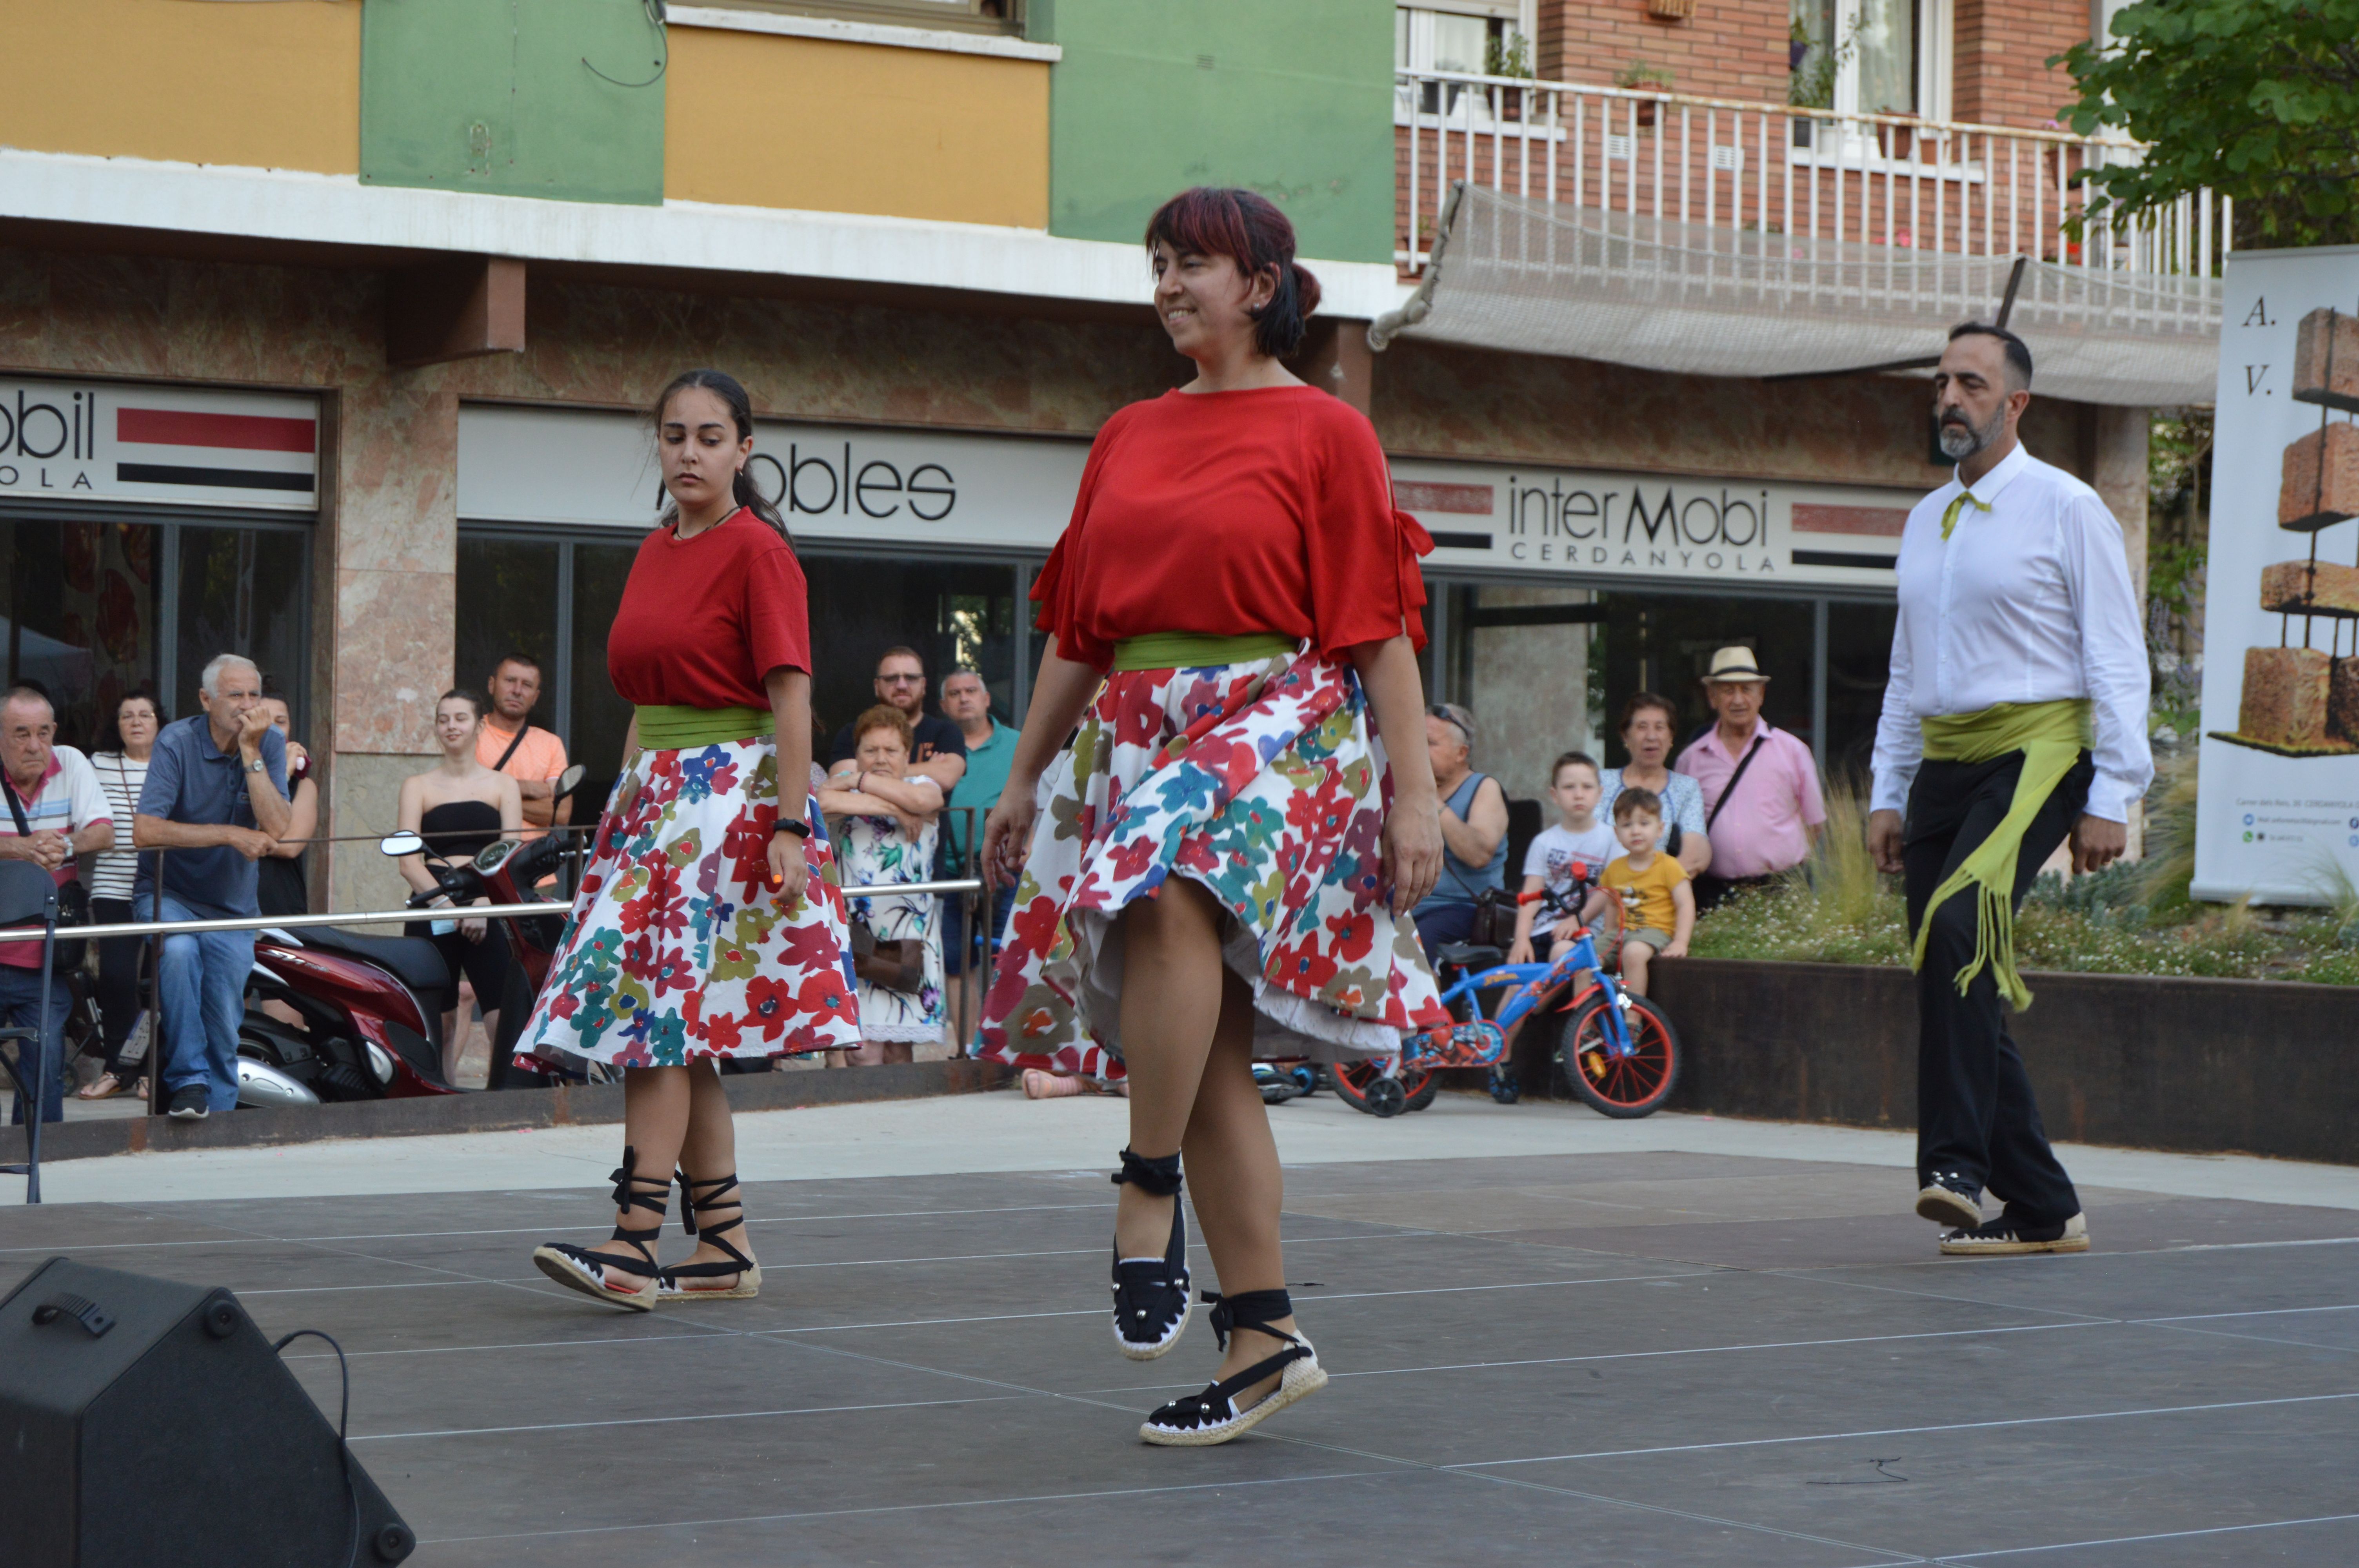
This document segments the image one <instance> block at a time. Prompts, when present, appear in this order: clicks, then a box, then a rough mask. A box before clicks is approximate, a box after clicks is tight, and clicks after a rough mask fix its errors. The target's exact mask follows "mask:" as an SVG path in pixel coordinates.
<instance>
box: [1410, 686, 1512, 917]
mask: <svg viewBox="0 0 2359 1568" xmlns="http://www.w3.org/2000/svg"><path fill="white" fill-rule="evenodd" d="M1425 750H1426V754H1427V755H1428V756H1430V758H1432V760H1433V783H1434V787H1435V788H1436V789H1437V790H1438V791H1440V795H1441V845H1442V855H1441V880H1440V881H1437V882H1435V883H1434V884H1433V891H1432V892H1430V893H1428V894H1427V895H1426V896H1425V898H1424V899H1423V900H1421V901H1420V902H1419V904H1418V906H1417V908H1416V909H1415V910H1414V911H1413V912H1412V917H1413V918H1414V919H1415V920H1416V922H1417V935H1418V940H1419V942H1422V943H1423V944H1424V945H1425V951H1426V956H1427V957H1429V958H1430V957H1432V956H1433V954H1434V953H1436V952H1438V951H1439V950H1440V948H1441V947H1442V946H1445V945H1447V944H1449V943H1451V942H1463V941H1465V940H1466V939H1467V938H1468V937H1470V936H1472V935H1473V933H1474V910H1475V905H1476V903H1477V901H1478V900H1480V899H1481V898H1482V896H1483V894H1484V892H1486V891H1487V890H1489V889H1492V888H1499V887H1505V886H1506V870H1507V792H1506V790H1504V789H1501V788H1500V787H1499V781H1498V780H1496V779H1495V778H1493V777H1491V776H1490V775H1489V774H1487V773H1476V772H1474V770H1473V766H1472V764H1471V762H1470V761H1469V759H1470V758H1472V757H1473V752H1474V716H1473V714H1472V713H1469V712H1467V711H1466V709H1464V708H1461V707H1459V706H1458V705H1457V704H1456V703H1454V702H1443V703H1437V704H1435V705H1434V706H1433V707H1431V708H1427V709H1426V711H1425Z"/></svg>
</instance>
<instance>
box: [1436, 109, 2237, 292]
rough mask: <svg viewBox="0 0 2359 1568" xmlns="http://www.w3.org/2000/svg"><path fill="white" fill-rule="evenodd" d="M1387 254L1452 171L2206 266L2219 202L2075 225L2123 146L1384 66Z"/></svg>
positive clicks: (1839, 224) (1674, 212) (1939, 237)
mask: <svg viewBox="0 0 2359 1568" xmlns="http://www.w3.org/2000/svg"><path fill="white" fill-rule="evenodd" d="M1393 107H1394V114H1393V120H1394V125H1395V131H1394V139H1395V148H1396V157H1397V162H1398V180H1397V187H1396V192H1395V203H1396V208H1395V219H1396V223H1397V228H1396V234H1395V245H1396V249H1395V252H1394V259H1395V261H1396V262H1397V263H1398V264H1399V265H1400V266H1401V267H1402V268H1403V270H1404V271H1406V272H1408V273H1409V274H1411V275H1415V274H1417V273H1419V272H1421V271H1422V270H1423V269H1424V266H1425V264H1426V261H1427V259H1428V258H1429V257H1430V255H1431V254H1432V248H1433V235H1434V229H1435V227H1436V225H1437V224H1438V222H1440V213H1441V206H1442V201H1443V200H1444V198H1445V197H1446V196H1447V194H1448V192H1449V189H1450V186H1451V182H1452V181H1453V180H1465V181H1468V182H1469V183H1471V184H1474V185H1479V186H1487V187H1489V188H1490V189H1495V190H1502V191H1508V192H1512V193H1514V194H1516V195H1518V196H1523V197H1527V198H1534V199H1537V200H1542V201H1547V202H1556V203H1570V204H1571V205H1572V206H1574V207H1579V208H1588V209H1592V210H1594V211H1603V212H1610V213H1615V214H1623V215H1627V216H1629V217H1635V218H1658V219H1664V220H1669V221H1674V222H1680V223H1692V224H1701V225H1704V226H1705V227H1706V228H1707V229H1712V228H1725V229H1731V230H1743V231H1750V232H1758V233H1767V234H1790V235H1795V236H1798V237H1802V236H1810V237H1816V238H1821V239H1829V240H1848V241H1853V242H1864V243H1870V244H1877V245H1886V246H1891V247H1895V248H1898V249H1905V250H1917V251H1926V252H1934V253H1947V254H1957V255H2016V254H2026V255H2031V256H2036V257H2038V259H2040V260H2042V261H2050V262H2058V263H2061V264H2063V265H2068V266H2078V267H2085V268H2090V269H2093V270H2106V271H2114V272H2133V273H2154V274H2178V275H2181V276H2202V277H2213V276H2219V271H2220V264H2221V262H2222V261H2223V259H2224V257H2225V255H2226V253H2227V249H2228V234H2229V227H2230V221H2231V218H2232V216H2233V210H2232V205H2231V203H2230V202H2229V201H2228V200H2226V199H2225V198H2219V197H2215V196H2214V195H2213V194H2212V192H2211V191H2209V190H2203V191H2200V192H2198V193H2196V194H2194V195H2192V196H2186V197H2181V198H2180V200H2179V201H2178V202H2177V203H2175V204H2174V205H2172V206H2171V207H2169V208H2168V209H2166V210H2164V211H2160V212H2157V213H2152V214H2147V215H2142V216H2141V217H2139V218H2137V219H2136V220H2134V221H2130V222H2096V223H2093V224H2092V225H2090V226H2089V229H2088V232H2086V233H2084V234H2078V235H2076V234H2075V233H2073V232H2071V231H2070V230H2069V229H2068V225H2069V224H2071V222H2072V221H2073V220H2075V219H2077V218H2078V217H2079V216H2080V214H2081V212H2082V206H2083V202H2084V190H2083V187H2082V178H2084V177H2085V176H2086V174H2087V173H2088V172H2089V171H2090V170H2092V169H2095V168H2104V167H2106V166H2108V165H2115V164H2123V163H2130V162H2134V161H2136V158H2137V157H2139V156H2140V153H2141V151H2142V149H2141V147H2140V146H2139V145H2138V144H2137V143H2135V142H2129V141H2124V140H2118V139H2111V138H2106V137H2100V136H2079V135H2072V134H2071V133H2070V132H2065V131H2046V130H2038V131H2030V130H2014V129H2008V128H2005V127H2001V126H1996V125H1976V124H1961V123H1956V122H1946V121H1930V120H1918V119H1913V118H1910V117H1908V116H1906V115H1896V114H1837V113H1835V112H1834V111H1832V110H1824V109H1797V108H1794V107H1792V106H1790V105H1787V104H1780V103H1733V102H1730V101H1727V100H1723V99H1715V98H1697V97H1690V96H1688V95H1686V94H1682V93H1676V92H1655V91H1651V90H1647V89H1632V88H1623V87H1591V86H1584V85H1581V84H1578V83H1572V82H1562V81H1528V80H1520V79H1515V78H1508V77H1491V76H1472V75H1464V74H1460V73H1456V72H1449V71H1418V70H1403V71H1399V72H1397V73H1396V80H1395V86H1394V100H1393Z"/></svg>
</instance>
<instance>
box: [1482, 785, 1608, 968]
mask: <svg viewBox="0 0 2359 1568" xmlns="http://www.w3.org/2000/svg"><path fill="white" fill-rule="evenodd" d="M1602 794H1603V788H1602V786H1601V784H1600V781H1599V779H1598V776H1597V763H1596V762H1594V761H1593V760H1592V759H1591V758H1590V757H1589V756H1588V755H1587V753H1585V752H1566V753H1565V754H1564V755H1563V756H1561V757H1559V758H1558V759H1557V760H1556V766H1555V767H1553V768H1551V769H1549V795H1551V796H1552V797H1554V799H1555V801H1556V809H1557V824H1556V826H1554V827H1544V828H1542V829H1541V830H1540V833H1539V837H1538V838H1534V839H1533V840H1532V847H1531V849H1530V851H1529V852H1528V853H1527V854H1526V855H1525V856H1524V892H1526V893H1527V894H1528V893H1535V892H1547V893H1548V894H1549V895H1550V896H1549V899H1548V900H1546V901H1542V900H1538V899H1535V900H1533V901H1532V902H1531V903H1526V904H1522V905H1520V906H1518V907H1517V910H1516V941H1515V945H1514V946H1512V947H1511V948H1509V949H1508V952H1507V962H1509V963H1511V964H1528V963H1531V962H1533V961H1534V955H1535V954H1536V952H1537V951H1538V942H1539V939H1540V938H1541V937H1544V936H1549V935H1550V934H1551V933H1552V932H1554V931H1555V930H1556V928H1557V922H1558V918H1559V917H1558V915H1557V913H1556V911H1557V910H1559V909H1561V910H1564V911H1566V912H1567V914H1568V917H1567V918H1566V919H1565V920H1564V925H1563V929H1564V930H1565V932H1566V934H1567V935H1566V938H1565V939H1566V940H1567V941H1570V940H1571V932H1573V931H1574V930H1576V929H1577V928H1578V927H1579V926H1580V924H1581V923H1580V922H1579V921H1578V920H1576V919H1572V918H1570V914H1571V912H1575V911H1578V910H1579V909H1580V907H1581V903H1582V896H1583V895H1584V894H1585V893H1586V892H1587V891H1588V888H1589V886H1590V884H1592V883H1594V882H1595V881H1597V877H1598V873H1600V872H1601V871H1604V869H1605V865H1606V862H1607V861H1609V860H1613V859H1614V855H1615V854H1616V853H1617V852H1618V851H1619V848H1620V847H1619V846H1618V845H1617V844H1616V843H1615V842H1614V829H1613V828H1611V827H1607V826H1606V825H1605V824H1604V823H1603V822H1600V821H1598V820H1597V800H1598V796H1599V795H1602ZM1556 946H1557V945H1556V943H1555V942H1554V941H1551V942H1550V943H1549V960H1550V961H1551V962H1553V961H1554V960H1555V958H1556Z"/></svg>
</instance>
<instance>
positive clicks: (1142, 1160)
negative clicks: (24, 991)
mask: <svg viewBox="0 0 2359 1568" xmlns="http://www.w3.org/2000/svg"><path fill="white" fill-rule="evenodd" d="M1108 1179H1109V1180H1110V1181H1112V1182H1113V1183H1114V1185H1115V1186H1121V1185H1122V1184H1124V1183H1125V1182H1129V1183H1134V1184H1136V1185H1137V1187H1138V1189H1139V1191H1141V1192H1144V1193H1148V1194H1152V1195H1154V1196H1156V1197H1158V1198H1168V1197H1169V1196H1171V1195H1173V1194H1174V1193H1177V1192H1178V1191H1179V1190H1180V1156H1179V1155H1177V1154H1166V1155H1164V1156H1163V1157H1162V1158H1161V1159H1159V1160H1149V1159H1147V1157H1146V1156H1145V1155H1143V1154H1138V1153H1134V1152H1132V1151H1130V1150H1128V1149H1125V1150H1124V1151H1123V1152H1122V1169H1121V1170H1119V1171H1116V1172H1115V1173H1114V1174H1113V1175H1112V1176H1111V1177H1109V1178H1108Z"/></svg>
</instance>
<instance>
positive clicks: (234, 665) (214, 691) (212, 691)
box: [197, 654, 262, 697]
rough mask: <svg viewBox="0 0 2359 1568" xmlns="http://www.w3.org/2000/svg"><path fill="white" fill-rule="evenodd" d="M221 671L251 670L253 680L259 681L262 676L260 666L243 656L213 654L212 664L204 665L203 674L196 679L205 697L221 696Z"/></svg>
mask: <svg viewBox="0 0 2359 1568" xmlns="http://www.w3.org/2000/svg"><path fill="white" fill-rule="evenodd" d="M223 670H252V671H253V672H254V674H255V679H257V680H259V679H260V678H261V676H262V666H261V665H257V664H255V662H254V661H253V660H252V659H249V658H247V657H246V656H245V654H214V655H213V656H212V662H211V663H209V664H207V665H205V673H204V674H203V675H202V676H199V677H198V679H197V685H198V687H200V688H201V689H202V690H203V692H204V694H205V695H206V696H207V697H219V696H220V695H221V677H222V672H223Z"/></svg>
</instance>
